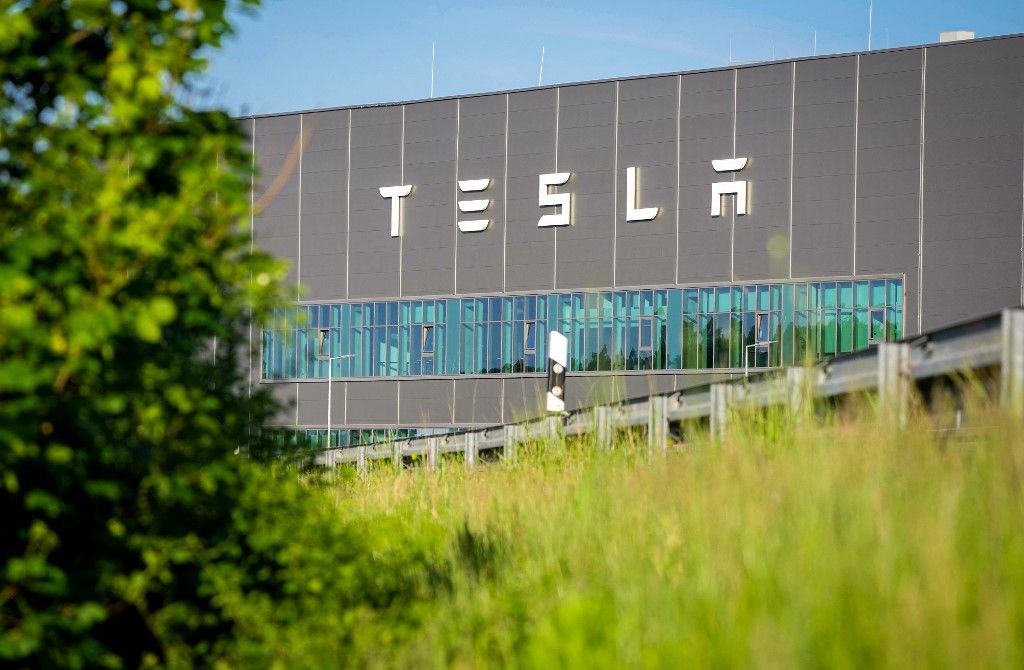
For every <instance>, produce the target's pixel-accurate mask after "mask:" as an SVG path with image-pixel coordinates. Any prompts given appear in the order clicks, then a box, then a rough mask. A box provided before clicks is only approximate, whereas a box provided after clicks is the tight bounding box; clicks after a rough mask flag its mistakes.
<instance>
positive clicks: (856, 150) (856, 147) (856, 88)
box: [851, 54, 860, 277]
mask: <svg viewBox="0 0 1024 670" xmlns="http://www.w3.org/2000/svg"><path fill="white" fill-rule="evenodd" d="M856 63H857V67H856V70H857V71H856V80H855V82H854V85H853V257H852V259H851V269H852V270H853V276H854V277H856V276H857V181H858V179H859V173H858V169H859V160H860V54H857V60H856Z"/></svg>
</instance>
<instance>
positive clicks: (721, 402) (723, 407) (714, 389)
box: [711, 384, 736, 437]
mask: <svg viewBox="0 0 1024 670" xmlns="http://www.w3.org/2000/svg"><path fill="white" fill-rule="evenodd" d="M735 390H736V389H735V387H734V386H733V385H732V384H712V385H711V437H725V434H726V432H727V431H728V427H729V412H731V411H732V401H733V395H734V393H735Z"/></svg>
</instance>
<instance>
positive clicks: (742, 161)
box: [711, 158, 748, 216]
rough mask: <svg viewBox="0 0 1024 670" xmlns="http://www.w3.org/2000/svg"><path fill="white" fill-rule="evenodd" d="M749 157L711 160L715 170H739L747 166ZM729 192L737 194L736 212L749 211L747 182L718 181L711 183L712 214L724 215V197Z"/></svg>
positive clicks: (744, 212)
mask: <svg viewBox="0 0 1024 670" xmlns="http://www.w3.org/2000/svg"><path fill="white" fill-rule="evenodd" d="M747 160H748V159H747V158H725V159H722V160H717V161H714V160H713V161H711V167H713V168H714V169H715V172H739V171H740V170H742V169H743V168H745V167H747ZM729 194H735V196H736V213H737V214H746V213H747V182H746V181H716V182H715V183H713V184H712V185H711V216H721V215H722V197H723V196H725V195H729Z"/></svg>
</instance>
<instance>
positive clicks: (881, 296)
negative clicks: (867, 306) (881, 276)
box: [871, 280, 885, 307]
mask: <svg viewBox="0 0 1024 670" xmlns="http://www.w3.org/2000/svg"><path fill="white" fill-rule="evenodd" d="M871 306H872V307H885V282H884V281H877V280H876V281H873V282H871Z"/></svg>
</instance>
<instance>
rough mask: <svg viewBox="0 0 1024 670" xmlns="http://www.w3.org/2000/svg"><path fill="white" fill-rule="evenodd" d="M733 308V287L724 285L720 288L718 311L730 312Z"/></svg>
mask: <svg viewBox="0 0 1024 670" xmlns="http://www.w3.org/2000/svg"><path fill="white" fill-rule="evenodd" d="M731 309H732V289H730V288H729V287H728V286H723V287H721V288H719V289H718V304H717V305H716V310H715V311H717V312H728V311H729V310H731Z"/></svg>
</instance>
